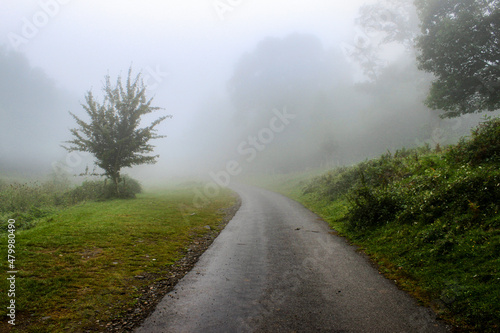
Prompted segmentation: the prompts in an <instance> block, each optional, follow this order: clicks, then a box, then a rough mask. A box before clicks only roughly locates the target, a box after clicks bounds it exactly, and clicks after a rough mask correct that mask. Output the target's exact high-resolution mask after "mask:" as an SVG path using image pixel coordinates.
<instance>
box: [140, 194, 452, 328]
mask: <svg viewBox="0 0 500 333" xmlns="http://www.w3.org/2000/svg"><path fill="white" fill-rule="evenodd" d="M234 189H235V190H236V191H237V192H238V194H239V195H240V196H241V199H242V206H241V208H240V210H239V211H238V213H237V214H236V215H235V216H234V218H233V220H231V222H230V223H229V224H228V225H227V226H226V228H225V229H224V230H223V231H222V232H221V234H220V235H219V237H218V238H217V239H216V240H215V241H214V243H213V244H212V246H211V247H210V248H209V249H208V250H207V251H206V252H205V253H204V254H203V256H202V257H201V258H200V260H199V262H198V263H197V264H196V266H195V267H194V268H193V270H192V271H191V272H190V273H188V274H187V275H186V276H185V277H184V278H183V279H182V280H181V281H180V282H179V283H178V284H177V286H176V287H175V289H174V290H173V291H172V292H170V293H169V294H168V295H166V296H165V298H164V299H163V300H162V301H161V302H160V304H159V305H158V306H157V308H156V310H155V312H154V313H153V314H152V315H151V316H150V317H149V318H148V319H147V320H146V321H145V322H144V323H143V325H142V326H141V327H140V328H138V329H137V330H136V332H140V333H144V332H203V333H207V332H408V333H420V332H421V333H427V332H447V331H448V329H447V328H446V327H445V326H444V325H443V324H441V323H440V322H437V321H435V320H434V317H435V316H434V314H433V313H432V312H431V311H430V310H429V309H427V308H424V307H421V306H418V305H417V303H416V301H414V300H413V299H412V298H411V297H409V296H408V295H407V294H406V293H404V292H402V291H400V290H398V289H397V287H396V286H395V285H394V283H393V282H392V281H389V280H387V279H385V278H384V277H383V276H382V275H380V274H379V273H378V271H377V270H376V269H375V268H374V267H373V266H372V265H371V264H370V263H369V262H368V260H367V259H366V258H365V257H363V256H361V255H360V254H358V253H357V252H356V251H355V248H354V247H352V246H350V245H348V244H347V243H346V242H345V240H344V239H342V238H339V237H337V236H334V235H332V234H331V231H332V230H330V228H329V227H328V225H327V224H326V223H325V222H323V221H321V220H320V219H319V218H318V216H316V215H315V214H313V213H311V212H310V211H309V210H307V209H305V208H304V207H303V206H302V205H300V204H298V203H296V202H294V201H292V200H290V199H288V198H286V197H284V196H282V195H279V194H276V193H273V192H269V191H266V190H263V189H259V188H255V187H250V186H243V185H241V186H240V185H239V186H237V187H235V188H234Z"/></svg>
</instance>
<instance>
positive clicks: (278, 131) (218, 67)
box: [0, 0, 479, 183]
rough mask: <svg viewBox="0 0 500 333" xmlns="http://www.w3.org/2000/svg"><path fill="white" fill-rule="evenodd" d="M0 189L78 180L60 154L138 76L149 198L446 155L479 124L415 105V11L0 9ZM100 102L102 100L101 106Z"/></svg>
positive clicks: (196, 2) (208, 5) (366, 7)
mask: <svg viewBox="0 0 500 333" xmlns="http://www.w3.org/2000/svg"><path fill="white" fill-rule="evenodd" d="M0 16H1V20H0V74H1V75H0V176H9V175H14V176H25V175H43V174H47V173H50V172H54V171H57V172H67V173H69V174H72V175H74V174H79V173H81V172H82V171H83V170H84V169H85V168H86V167H87V166H89V167H90V168H92V158H91V156H88V155H86V154H83V153H72V154H68V152H66V151H65V150H64V149H63V148H62V147H61V146H60V145H61V144H62V143H63V141H65V140H70V139H71V135H70V132H69V129H70V128H73V127H75V126H76V124H75V123H74V120H73V118H71V116H70V114H69V112H68V111H71V112H72V113H74V114H76V115H77V116H79V117H81V118H83V119H86V118H85V112H84V110H83V108H82V107H81V106H80V103H82V102H84V96H85V94H86V92H87V91H89V90H92V92H93V93H94V94H95V95H96V96H102V87H103V84H104V77H105V76H106V75H110V76H111V78H112V79H113V80H114V79H116V78H117V77H118V76H119V75H122V76H126V74H127V71H128V69H129V68H130V67H132V70H133V73H134V74H137V73H139V72H141V73H142V75H143V79H144V83H145V84H146V85H147V86H148V96H151V97H154V100H153V105H154V106H159V107H161V108H163V109H162V110H161V111H159V112H157V113H156V114H154V115H152V116H151V117H148V118H145V119H144V123H145V124H147V123H148V121H149V122H150V121H151V120H152V119H155V118H157V117H159V116H161V115H167V114H170V115H173V118H172V119H167V120H166V121H164V122H163V123H162V124H161V126H160V127H159V134H161V135H167V137H166V138H164V139H160V140H155V141H154V142H152V143H153V145H155V146H156V149H155V153H156V154H159V155H160V158H159V160H158V163H157V164H155V165H143V166H137V167H134V168H132V169H125V170H123V172H124V173H128V174H130V175H132V176H133V177H136V178H138V179H139V180H141V181H143V182H145V183H158V182H159V181H161V180H167V179H173V178H179V177H190V176H196V177H201V178H209V177H210V176H212V178H213V177H214V175H218V174H220V172H222V171H227V172H229V173H232V174H234V175H240V174H245V173H287V172H297V171H304V170H310V169H320V168H323V169H325V168H329V167H333V166H336V165H346V164H352V163H355V162H358V161H362V160H364V159H367V158H371V157H375V156H377V155H380V154H382V153H384V152H386V151H387V150H395V149H399V148H402V147H413V146H418V145H422V144H424V143H428V144H429V145H431V146H435V145H436V144H440V145H446V144H449V143H452V142H454V141H456V140H457V139H458V138H459V137H460V136H461V135H464V134H467V133H468V129H469V128H470V127H471V126H472V125H474V124H475V123H477V121H478V120H479V116H476V115H472V116H470V115H469V116H467V117H462V118H458V119H451V120H450V119H448V120H443V119H440V118H439V112H437V111H431V110H428V109H427V108H426V107H425V106H424V105H423V103H422V102H423V100H424V99H425V96H426V94H427V91H428V87H429V84H430V82H431V80H432V77H431V76H430V75H429V74H426V73H423V72H421V71H419V70H418V69H417V66H416V63H415V50H414V49H413V48H412V39H413V38H414V37H415V36H416V35H417V34H418V20H417V18H416V15H415V10H414V8H413V7H412V1H394V0H385V1H378V2H376V1H364V0H363V1H362V0H359V1H358V0H357V1H349V2H346V1H326V0H325V1H321V0H309V1H284V0H275V1H272V2H270V1H263V0H254V1H245V0H238V1H235V0H231V1H229V0H203V1H202V0H192V1H160V0H150V1H133V0H128V1H124V0H120V1H118V0H109V1H97V0H86V1H83V0H72V1H68V0H64V1H63V0H39V1H17V0H3V1H2V2H1V3H0ZM99 99H100V97H99Z"/></svg>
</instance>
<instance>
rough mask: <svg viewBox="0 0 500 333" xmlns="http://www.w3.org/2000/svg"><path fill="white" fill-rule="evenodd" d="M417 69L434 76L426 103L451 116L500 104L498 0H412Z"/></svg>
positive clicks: (499, 5) (493, 107)
mask: <svg viewBox="0 0 500 333" xmlns="http://www.w3.org/2000/svg"><path fill="white" fill-rule="evenodd" d="M415 5H416V6H417V10H418V13H419V16H420V19H421V21H422V24H421V29H422V35H421V36H420V37H419V38H418V39H417V48H418V49H419V52H420V54H419V55H418V57H417V60H418V62H419V68H420V69H422V70H425V71H427V72H431V73H433V74H434V75H435V76H436V80H435V81H434V82H433V84H432V86H431V89H430V92H429V96H428V98H427V101H426V104H427V106H429V107H430V108H432V109H441V110H444V111H445V114H444V117H455V116H459V115H461V114H465V113H474V112H478V111H486V110H489V111H494V110H497V109H499V108H500V1H499V0H477V1H474V0H416V1H415Z"/></svg>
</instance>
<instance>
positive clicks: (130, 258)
mask: <svg viewBox="0 0 500 333" xmlns="http://www.w3.org/2000/svg"><path fill="white" fill-rule="evenodd" d="M193 198H194V192H193V190H192V189H191V188H177V189H173V190H165V191H156V192H153V193H144V194H140V195H138V196H137V198H136V199H134V200H123V199H122V200H112V201H104V202H86V203H82V204H78V205H76V206H73V207H70V208H68V209H65V210H62V211H60V212H57V213H55V214H54V215H51V216H50V217H48V218H46V219H44V220H42V221H40V222H38V223H37V225H36V227H33V228H31V229H28V230H19V231H17V233H16V254H15V255H16V269H18V270H19V272H18V274H17V276H16V297H15V300H16V326H15V327H12V326H10V325H8V324H7V323H6V320H5V321H4V322H3V323H2V325H3V326H2V327H0V328H1V329H2V331H4V330H5V331H7V330H9V329H10V330H11V331H12V332H84V331H91V330H92V331H94V330H95V331H104V330H105V329H106V328H107V326H109V323H111V322H112V321H113V320H116V318H117V317H120V316H121V315H124V314H125V313H126V312H127V310H130V309H131V308H133V307H134V306H135V305H136V303H137V302H138V301H139V299H140V296H141V290H143V289H144V288H146V287H147V286H148V285H149V284H150V282H151V281H148V280H147V279H144V276H156V277H158V278H159V279H161V276H163V275H164V274H165V272H167V271H168V269H169V267H172V266H173V265H175V263H176V261H177V260H179V259H181V258H182V257H183V256H184V254H185V253H186V251H187V249H188V247H189V246H190V244H191V243H192V241H193V240H194V239H197V238H199V237H202V236H203V235H204V234H206V233H208V232H210V229H212V230H213V229H217V228H219V226H220V222H221V220H222V219H223V218H224V215H225V213H224V209H226V208H228V207H231V206H232V205H234V204H235V202H236V199H235V197H234V196H233V194H232V193H231V192H229V191H221V193H220V194H219V195H218V196H217V197H214V198H213V199H212V200H210V202H205V203H204V206H203V207H199V206H198V207H193V206H194V205H193ZM16 223H17V221H16ZM207 226H210V228H208V227H207ZM0 242H1V244H2V246H1V254H0V255H1V257H2V258H7V250H6V244H7V237H6V234H2V236H1V237H0ZM5 263H6V260H2V270H3V271H4V272H5V271H8V268H7V265H6V264H5ZM7 290H8V284H7V280H6V279H2V281H1V282H0V303H1V304H7V303H8V302H9V299H8V298H7ZM0 315H1V316H2V317H3V318H7V317H6V307H5V306H2V307H1V308H0Z"/></svg>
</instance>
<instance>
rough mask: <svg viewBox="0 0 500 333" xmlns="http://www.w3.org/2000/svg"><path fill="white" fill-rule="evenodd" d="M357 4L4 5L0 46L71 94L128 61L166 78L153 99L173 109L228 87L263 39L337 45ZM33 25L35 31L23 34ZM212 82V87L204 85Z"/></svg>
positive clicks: (70, 1)
mask: <svg viewBox="0 0 500 333" xmlns="http://www.w3.org/2000/svg"><path fill="white" fill-rule="evenodd" d="M363 2H366V1H360V0H357V1H327V0H324V1H323V0H312V1H311V0H307V1H285V0H273V1H265V0H260V1H259V0H252V1H245V0H239V1H237V0H188V1H181V0H178V1H160V0H154V1H152V0H150V1H138V0H104V1H103V0H38V1H28V0H21V1H19V0H2V2H1V5H0V6H1V7H0V8H1V9H0V10H1V11H0V15H1V16H2V19H1V20H0V43H2V44H7V45H11V46H12V45H14V46H17V49H18V50H20V51H21V52H23V53H25V54H26V55H27V57H28V58H29V60H30V61H31V63H32V64H33V65H34V66H39V67H41V68H42V69H43V70H44V71H45V72H46V73H47V74H48V75H49V76H50V77H52V78H54V79H55V80H56V81H57V82H58V83H59V84H60V85H62V86H64V87H66V88H68V89H70V90H72V91H74V92H75V93H77V94H82V93H83V92H85V91H86V90H88V89H89V88H90V87H96V86H97V87H99V86H100V83H101V81H102V77H103V75H104V74H106V73H107V72H108V71H109V73H110V74H111V75H112V76H113V75H116V74H118V73H120V71H124V70H126V69H127V68H128V67H129V66H130V64H133V66H134V68H135V69H137V70H138V69H142V70H143V72H144V73H145V74H146V73H147V72H148V71H149V70H148V68H150V69H151V70H153V71H154V70H159V71H161V72H168V73H169V75H168V80H167V79H166V78H165V80H164V81H162V82H161V85H160V87H159V88H158V89H159V90H158V95H160V93H161V95H163V94H165V96H162V98H168V97H167V96H166V95H171V96H170V99H169V100H170V101H171V102H172V103H174V105H176V106H177V103H179V104H180V105H184V104H185V103H195V102H196V100H197V99H198V98H197V96H191V98H187V99H186V97H185V96H183V95H182V93H181V92H182V91H183V90H185V89H186V86H187V87H189V90H190V91H193V87H197V88H198V89H199V90H198V89H197V90H195V91H197V92H198V93H200V94H203V93H206V92H207V91H209V90H210V89H213V88H214V83H215V84H216V85H215V86H217V84H221V83H222V82H224V81H225V80H226V79H227V78H228V76H229V75H230V73H231V70H232V65H233V64H234V62H235V61H236V60H237V59H238V57H239V56H241V54H242V53H244V52H247V51H250V50H252V48H253V47H254V46H255V44H256V43H257V42H258V41H260V40H261V39H263V38H264V37H266V36H274V37H284V36H286V35H288V34H290V33H292V32H301V33H311V34H314V35H316V36H318V37H319V38H320V39H321V40H322V41H323V42H324V44H325V46H326V47H336V46H337V47H338V45H339V43H340V41H342V40H345V39H346V38H348V37H349V36H350V35H351V34H352V25H353V19H354V17H355V15H356V12H357V9H358V7H359V5H360V4H361V3H363ZM31 24H33V25H35V29H36V30H38V31H36V30H35V31H33V29H30V28H28V27H27V26H29V25H31ZM37 25H38V26H40V27H36V26H37ZM27 32H29V34H28V33H27ZM25 36H26V37H28V38H25ZM18 37H20V38H18ZM13 40H14V41H15V42H12V41H13ZM215 73H217V75H214V74H215ZM208 77H209V78H210V80H211V81H212V84H209V85H207V82H206V81H205V80H204V78H208ZM216 78H220V80H219V82H213V80H214V79H216ZM149 83H150V84H151V85H153V84H156V83H157V82H154V79H151V80H150V81H149ZM173 96H177V97H178V98H174V97H173ZM198 97H200V96H198ZM158 98H159V97H158ZM179 98H182V100H179Z"/></svg>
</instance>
